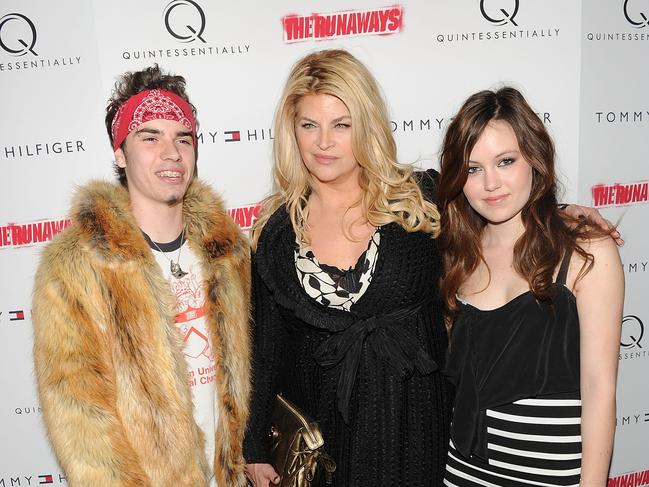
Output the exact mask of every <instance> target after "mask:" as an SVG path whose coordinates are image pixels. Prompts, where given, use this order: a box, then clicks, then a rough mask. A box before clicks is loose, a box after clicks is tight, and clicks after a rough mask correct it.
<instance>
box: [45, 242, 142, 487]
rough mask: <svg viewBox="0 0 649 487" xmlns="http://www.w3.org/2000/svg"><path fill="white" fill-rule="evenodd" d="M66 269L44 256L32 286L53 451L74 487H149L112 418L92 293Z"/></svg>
mask: <svg viewBox="0 0 649 487" xmlns="http://www.w3.org/2000/svg"><path fill="white" fill-rule="evenodd" d="M48 250H50V249H48ZM62 261H63V262H62ZM66 264H67V265H66ZM70 264H71V263H70V262H67V263H66V262H65V256H61V255H60V254H54V253H53V252H48V251H46V252H45V254H44V258H43V261H42V263H41V266H40V268H39V270H38V272H37V274H36V280H35V286H34V297H33V313H32V316H33V323H34V364H35V371H36V379H37V383H38V391H39V397H40V403H41V406H42V409H43V415H44V419H45V424H46V426H47V429H48V433H49V437H50V440H51V443H52V446H53V448H54V451H55V453H56V455H57V457H58V459H59V462H60V464H61V466H62V468H63V470H64V471H65V474H66V477H67V479H68V483H69V484H70V486H72V487H79V486H83V487H85V486H88V487H90V486H92V487H118V486H119V487H127V486H128V487H130V486H133V487H135V486H140V487H141V486H150V483H149V480H148V477H147V476H146V474H145V473H144V472H143V471H142V470H141V468H140V466H139V463H138V455H137V453H136V452H135V451H133V450H132V447H131V445H130V443H129V442H128V441H127V440H126V437H125V435H124V432H123V428H122V424H121V419H120V418H119V417H118V415H117V413H116V406H115V405H116V385H115V377H114V370H113V368H112V366H111V357H110V353H111V347H110V346H109V345H108V344H107V343H106V339H105V336H104V333H103V330H102V327H104V326H105V325H106V324H105V323H102V321H101V320H102V315H103V316H104V317H105V316H106V314H103V313H102V310H101V307H102V305H103V303H102V302H101V298H100V297H99V290H98V287H97V286H96V285H91V284H90V283H87V282H84V280H83V279H81V278H79V276H78V275H77V276H75V275H72V273H73V272H74V270H73V269H74V267H71V268H68V265H70ZM77 264H78V263H77Z"/></svg>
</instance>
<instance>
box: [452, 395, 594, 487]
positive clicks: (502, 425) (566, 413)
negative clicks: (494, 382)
mask: <svg viewBox="0 0 649 487" xmlns="http://www.w3.org/2000/svg"><path fill="white" fill-rule="evenodd" d="M571 396H575V397H566V396H565V395H564V396H562V397H561V398H557V397H552V398H537V399H521V400H520V401H516V402H514V403H512V404H508V405H505V406H499V407H497V408H494V409H487V442H488V443H487V449H488V454H489V460H488V462H487V463H485V462H484V461H482V460H479V459H477V458H474V457H472V458H468V459H467V458H463V457H462V456H461V455H460V454H459V453H458V452H457V451H456V449H455V446H454V445H453V442H452V441H451V444H450V445H449V453H448V458H447V462H446V473H445V477H444V485H446V486H448V487H470V486H471V487H473V486H484V487H515V486H525V485H535V486H557V485H561V486H574V487H578V486H579V477H580V472H581V401H580V400H579V399H578V398H577V397H578V396H577V395H576V394H575V395H571Z"/></svg>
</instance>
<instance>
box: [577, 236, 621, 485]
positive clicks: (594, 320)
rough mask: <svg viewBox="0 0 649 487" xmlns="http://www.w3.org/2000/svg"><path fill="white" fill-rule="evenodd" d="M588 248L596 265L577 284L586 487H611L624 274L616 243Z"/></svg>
mask: <svg viewBox="0 0 649 487" xmlns="http://www.w3.org/2000/svg"><path fill="white" fill-rule="evenodd" d="M584 249H585V250H586V251H588V252H590V253H591V254H592V255H593V257H594V259H595V262H594V264H593V267H592V269H591V270H590V272H588V273H587V274H586V275H585V276H584V277H583V278H582V279H581V280H579V281H578V282H577V283H576V285H575V293H576V296H577V309H578V312H579V322H580V334H581V339H580V345H581V403H582V410H581V435H582V466H581V483H580V486H582V487H586V486H588V487H591V486H592V487H605V486H606V482H607V477H608V470H609V465H610V461H611V454H612V451H613V437H614V435H615V388H616V381H617V366H618V353H619V347H620V331H621V323H622V307H623V303H624V274H623V270H622V264H621V261H620V256H619V255H618V252H617V248H616V246H615V243H614V242H613V240H611V239H609V238H604V239H598V240H594V241H592V242H591V243H590V244H589V245H585V246H584Z"/></svg>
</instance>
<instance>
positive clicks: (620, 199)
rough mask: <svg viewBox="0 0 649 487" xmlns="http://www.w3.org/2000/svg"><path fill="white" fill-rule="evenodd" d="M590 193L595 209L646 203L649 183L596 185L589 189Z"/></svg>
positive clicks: (648, 196)
mask: <svg viewBox="0 0 649 487" xmlns="http://www.w3.org/2000/svg"><path fill="white" fill-rule="evenodd" d="M591 193H592V195H593V206H594V207H595V208H602V207H605V206H626V205H632V204H635V203H646V202H647V200H648V199H649V181H640V182H637V183H625V184H622V183H615V184H596V185H595V186H593V187H592V188H591Z"/></svg>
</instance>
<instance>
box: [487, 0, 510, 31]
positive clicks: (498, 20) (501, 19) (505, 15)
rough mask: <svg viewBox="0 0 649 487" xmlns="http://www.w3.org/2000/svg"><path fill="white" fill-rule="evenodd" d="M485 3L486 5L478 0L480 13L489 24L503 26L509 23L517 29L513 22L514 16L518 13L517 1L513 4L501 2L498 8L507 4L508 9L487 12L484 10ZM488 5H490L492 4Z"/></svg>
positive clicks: (495, 9) (494, 9) (493, 9)
mask: <svg viewBox="0 0 649 487" xmlns="http://www.w3.org/2000/svg"><path fill="white" fill-rule="evenodd" d="M485 3H487V2H486V0H480V13H481V14H482V16H483V17H484V18H485V19H487V20H488V21H489V22H491V23H492V24H494V25H505V24H507V23H511V24H512V25H515V26H516V27H518V24H517V23H516V21H515V20H514V17H516V14H517V13H518V0H514V1H513V2H502V1H501V2H500V3H501V5H500V7H502V4H503V3H508V4H509V5H508V6H509V8H508V9H506V8H492V9H490V10H489V12H487V9H486V8H485ZM489 3H490V4H491V3H493V2H489ZM512 4H513V5H512ZM512 7H513V8H512Z"/></svg>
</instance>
